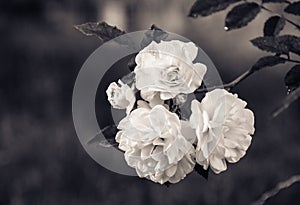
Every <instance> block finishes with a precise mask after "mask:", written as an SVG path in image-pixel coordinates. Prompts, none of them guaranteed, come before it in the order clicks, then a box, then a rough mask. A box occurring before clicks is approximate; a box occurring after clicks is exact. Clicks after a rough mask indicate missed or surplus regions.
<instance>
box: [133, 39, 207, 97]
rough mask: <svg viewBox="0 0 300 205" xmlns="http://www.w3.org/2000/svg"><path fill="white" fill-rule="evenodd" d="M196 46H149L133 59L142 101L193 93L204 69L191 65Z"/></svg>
mask: <svg viewBox="0 0 300 205" xmlns="http://www.w3.org/2000/svg"><path fill="white" fill-rule="evenodd" d="M197 53H198V48H197V46H196V45H195V44H194V43H192V42H189V43H185V42H182V41H178V40H172V41H161V42H160V43H156V42H154V41H153V42H151V43H150V44H149V45H148V46H147V47H145V48H144V49H143V50H141V51H140V52H139V53H138V54H137V56H136V58H135V61H136V64H137V66H136V67H135V70H134V72H135V74H136V88H137V89H139V90H141V95H142V97H143V96H144V99H145V100H147V101H149V100H150V101H151V97H156V94H158V95H159V97H160V99H161V100H167V99H171V98H174V97H175V96H176V95H178V94H180V93H184V94H188V93H193V92H194V91H195V90H196V89H197V88H198V87H199V86H200V85H201V83H202V80H203V77H204V75H205V73H206V66H205V65H204V64H202V63H193V60H195V58H196V56H197Z"/></svg>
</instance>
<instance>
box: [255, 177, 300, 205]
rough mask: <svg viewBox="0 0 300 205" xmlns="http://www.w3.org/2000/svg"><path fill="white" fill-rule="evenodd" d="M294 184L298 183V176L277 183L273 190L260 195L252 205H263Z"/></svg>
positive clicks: (299, 179)
mask: <svg viewBox="0 0 300 205" xmlns="http://www.w3.org/2000/svg"><path fill="white" fill-rule="evenodd" d="M296 182H300V175H294V176H292V177H290V178H289V179H287V180H285V181H283V182H279V183H278V184H277V185H276V187H275V188H273V189H272V190H270V191H267V192H265V193H264V194H263V195H261V197H260V198H259V200H257V201H256V202H254V203H252V205H262V204H264V203H265V202H266V201H267V200H268V199H270V198H272V197H273V196H275V195H276V194H278V193H279V192H280V191H282V190H283V189H286V188H289V187H290V186H292V185H293V184H295V183H296Z"/></svg>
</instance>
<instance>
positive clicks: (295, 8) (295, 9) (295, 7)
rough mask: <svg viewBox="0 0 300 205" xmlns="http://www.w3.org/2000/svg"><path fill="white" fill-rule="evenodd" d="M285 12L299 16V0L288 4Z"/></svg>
mask: <svg viewBox="0 0 300 205" xmlns="http://www.w3.org/2000/svg"><path fill="white" fill-rule="evenodd" d="M284 11H285V12H287V13H290V14H294V15H296V16H300V1H296V2H293V3H291V4H289V5H288V6H287V7H286V8H285V9H284Z"/></svg>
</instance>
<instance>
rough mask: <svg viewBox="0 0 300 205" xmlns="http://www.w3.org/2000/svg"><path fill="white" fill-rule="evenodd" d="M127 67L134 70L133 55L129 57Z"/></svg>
mask: <svg viewBox="0 0 300 205" xmlns="http://www.w3.org/2000/svg"><path fill="white" fill-rule="evenodd" d="M127 67H128V68H129V70H130V71H134V68H135V67H136V62H135V56H133V57H132V58H130V60H129V62H128V64H127Z"/></svg>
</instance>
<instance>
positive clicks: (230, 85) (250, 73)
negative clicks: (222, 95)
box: [194, 69, 255, 93]
mask: <svg viewBox="0 0 300 205" xmlns="http://www.w3.org/2000/svg"><path fill="white" fill-rule="evenodd" d="M253 73H255V72H253V71H251V69H249V70H247V71H246V72H244V73H243V74H242V75H240V76H238V77H237V78H236V79H234V80H233V81H231V82H230V83H226V84H223V85H216V86H212V87H209V88H200V89H197V90H195V92H194V93H202V92H207V91H211V90H214V89H217V88H223V89H226V90H230V89H232V88H233V87H234V86H236V85H237V84H239V83H240V82H241V81H243V80H244V79H246V78H247V77H249V76H250V75H252V74H253Z"/></svg>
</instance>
